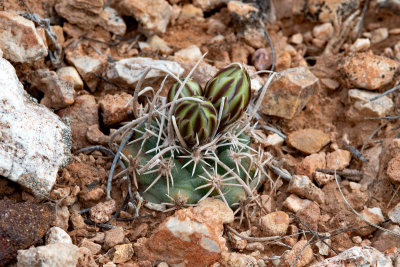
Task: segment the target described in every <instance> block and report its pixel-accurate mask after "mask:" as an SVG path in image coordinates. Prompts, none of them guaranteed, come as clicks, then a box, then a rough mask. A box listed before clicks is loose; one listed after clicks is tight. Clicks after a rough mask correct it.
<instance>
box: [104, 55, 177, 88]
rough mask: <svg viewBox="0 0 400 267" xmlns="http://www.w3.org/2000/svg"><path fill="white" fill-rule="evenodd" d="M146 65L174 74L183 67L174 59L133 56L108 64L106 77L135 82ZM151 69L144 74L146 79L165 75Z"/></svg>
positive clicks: (123, 81)
mask: <svg viewBox="0 0 400 267" xmlns="http://www.w3.org/2000/svg"><path fill="white" fill-rule="evenodd" d="M147 67H154V68H157V69H161V70H166V71H169V72H171V73H173V74H175V75H177V76H178V75H181V74H182V73H183V71H184V70H183V68H182V67H181V66H180V65H179V64H178V63H176V62H174V61H169V60H154V59H151V58H146V57H135V58H125V59H121V60H119V61H117V62H115V63H112V64H110V65H109V66H108V67H107V70H106V73H105V74H106V78H108V79H109V80H112V81H115V82H119V83H125V84H127V85H134V84H136V83H137V82H138V81H139V80H140V78H141V77H142V75H143V74H144V72H145V70H146V68H147ZM157 69H152V70H151V71H150V72H149V73H148V74H147V76H146V79H159V78H163V77H165V76H166V73H165V72H164V71H160V70H157Z"/></svg>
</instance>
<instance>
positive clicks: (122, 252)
mask: <svg viewBox="0 0 400 267" xmlns="http://www.w3.org/2000/svg"><path fill="white" fill-rule="evenodd" d="M133 253H134V252H133V247H132V244H123V245H117V246H115V252H114V258H113V262H114V263H123V262H126V261H128V260H130V259H131V258H132V256H133Z"/></svg>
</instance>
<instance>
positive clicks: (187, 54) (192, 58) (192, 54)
mask: <svg viewBox="0 0 400 267" xmlns="http://www.w3.org/2000/svg"><path fill="white" fill-rule="evenodd" d="M174 57H175V58H176V59H177V60H182V61H189V62H197V61H198V60H199V59H200V58H201V57H202V53H201V51H200V48H199V47H198V46H197V45H191V46H188V47H186V48H184V49H181V50H179V51H177V52H175V54H174Z"/></svg>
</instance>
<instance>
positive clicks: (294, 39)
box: [289, 33, 303, 45]
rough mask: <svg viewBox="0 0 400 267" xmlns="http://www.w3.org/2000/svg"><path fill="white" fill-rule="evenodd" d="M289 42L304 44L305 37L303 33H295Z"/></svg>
mask: <svg viewBox="0 0 400 267" xmlns="http://www.w3.org/2000/svg"><path fill="white" fill-rule="evenodd" d="M289 42H290V43H292V44H296V45H298V44H301V43H302V42H303V35H302V34H301V33H295V34H293V35H292V36H291V37H290V39H289Z"/></svg>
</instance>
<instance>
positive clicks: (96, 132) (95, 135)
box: [86, 124, 110, 145]
mask: <svg viewBox="0 0 400 267" xmlns="http://www.w3.org/2000/svg"><path fill="white" fill-rule="evenodd" d="M86 139H87V140H88V141H89V142H90V143H92V144H101V145H106V144H108V142H109V141H110V136H108V135H105V134H104V133H103V132H102V131H100V129H99V125H96V124H95V125H91V126H89V127H88V128H87V131H86Z"/></svg>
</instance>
